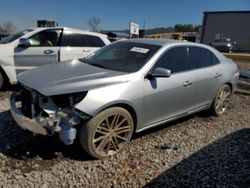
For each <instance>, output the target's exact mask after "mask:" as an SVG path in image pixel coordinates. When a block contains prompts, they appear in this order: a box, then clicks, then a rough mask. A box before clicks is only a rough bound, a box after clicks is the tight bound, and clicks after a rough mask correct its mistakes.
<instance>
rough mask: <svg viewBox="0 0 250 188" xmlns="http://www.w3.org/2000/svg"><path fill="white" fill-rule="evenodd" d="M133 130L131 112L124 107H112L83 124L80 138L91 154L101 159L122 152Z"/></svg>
mask: <svg viewBox="0 0 250 188" xmlns="http://www.w3.org/2000/svg"><path fill="white" fill-rule="evenodd" d="M133 131H134V123H133V119H132V117H131V115H130V113H129V112H128V111H127V110H125V109H124V108H121V107H112V108H108V109H106V110H104V111H102V112H100V113H99V114H97V115H96V116H95V117H93V118H92V119H91V120H90V121H89V122H88V123H87V124H86V125H83V127H82V128H81V131H80V135H79V139H80V143H81V145H82V146H83V148H84V149H85V150H86V151H87V152H88V153H89V154H90V155H91V156H93V157H95V158H98V159H101V158H107V157H109V156H111V155H114V154H117V153H118V152H120V151H121V150H122V149H123V148H124V147H125V146H126V145H127V143H128V142H129V141H130V140H131V137H132V134H133Z"/></svg>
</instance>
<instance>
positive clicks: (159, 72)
mask: <svg viewBox="0 0 250 188" xmlns="http://www.w3.org/2000/svg"><path fill="white" fill-rule="evenodd" d="M170 76H171V70H168V69H164V68H161V67H157V68H155V69H154V70H153V71H152V72H151V73H149V77H151V78H152V77H153V78H154V77H170Z"/></svg>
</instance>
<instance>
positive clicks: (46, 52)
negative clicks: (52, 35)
mask: <svg viewBox="0 0 250 188" xmlns="http://www.w3.org/2000/svg"><path fill="white" fill-rule="evenodd" d="M43 53H44V54H52V53H54V50H44V52H43Z"/></svg>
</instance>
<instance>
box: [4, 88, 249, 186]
mask: <svg viewBox="0 0 250 188" xmlns="http://www.w3.org/2000/svg"><path fill="white" fill-rule="evenodd" d="M9 94H10V92H0V187H4V188H5V187H44V188H45V187H142V186H145V187H163V186H164V187H197V186H201V187H250V157H249V156H250V115H249V114H250V95H242V94H236V95H235V96H234V97H233V99H232V105H231V106H230V108H229V110H228V111H227V112H226V113H225V114H224V115H223V116H222V117H219V118H217V117H211V116H207V115H205V114H204V113H200V114H196V115H193V116H190V117H187V118H184V119H182V120H179V121H175V122H173V123H169V124H167V125H163V126H161V127H158V128H155V129H151V130H149V131H146V132H143V133H141V134H137V135H135V136H134V138H133V140H132V141H131V143H130V144H129V146H128V147H127V148H126V149H125V150H124V151H123V152H121V153H120V154H118V155H117V156H115V157H113V158H110V159H106V160H93V159H91V158H89V157H88V156H87V154H86V153H85V152H84V151H83V150H82V149H81V147H80V146H79V144H78V143H76V144H74V145H71V146H65V145H63V144H62V143H61V142H60V141H58V140H57V139H56V138H55V137H42V136H35V137H33V136H32V134H31V133H29V132H26V131H24V130H22V129H20V128H19V127H18V126H17V125H16V124H15V122H14V121H13V119H12V117H11V114H10V112H9V102H8V96H9Z"/></svg>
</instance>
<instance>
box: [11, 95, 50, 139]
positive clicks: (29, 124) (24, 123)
mask: <svg viewBox="0 0 250 188" xmlns="http://www.w3.org/2000/svg"><path fill="white" fill-rule="evenodd" d="M16 97H17V95H16V94H12V95H11V96H10V111H11V114H12V116H13V118H14V120H15V121H16V123H17V124H18V125H19V126H20V127H21V128H23V129H27V130H29V131H31V132H33V133H37V134H41V135H47V131H46V129H45V128H44V127H43V126H41V125H40V124H39V123H38V122H37V121H36V119H30V118H28V117H26V116H25V115H24V114H23V113H22V112H21V111H20V109H19V108H18V107H17V105H16V102H17V101H16Z"/></svg>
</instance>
